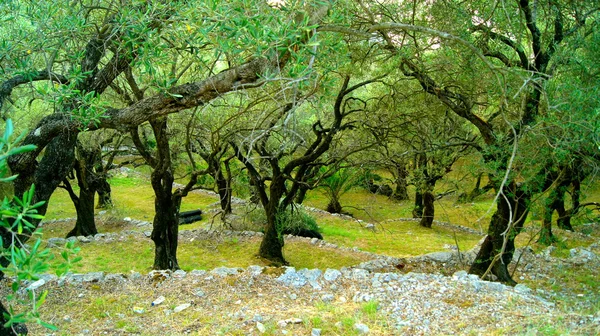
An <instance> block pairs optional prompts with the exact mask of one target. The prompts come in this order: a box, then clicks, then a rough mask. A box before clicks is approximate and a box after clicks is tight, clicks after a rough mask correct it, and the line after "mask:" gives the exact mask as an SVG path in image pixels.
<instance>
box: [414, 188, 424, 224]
mask: <svg viewBox="0 0 600 336" xmlns="http://www.w3.org/2000/svg"><path fill="white" fill-rule="evenodd" d="M412 215H413V218H422V217H423V193H422V192H421V191H420V190H419V189H418V188H417V191H415V206H414V208H413V211H412Z"/></svg>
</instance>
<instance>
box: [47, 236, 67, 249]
mask: <svg viewBox="0 0 600 336" xmlns="http://www.w3.org/2000/svg"><path fill="white" fill-rule="evenodd" d="M66 243H67V240H66V239H64V238H49V239H48V247H62V246H64V245H65V244H66Z"/></svg>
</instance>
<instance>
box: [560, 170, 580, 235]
mask: <svg viewBox="0 0 600 336" xmlns="http://www.w3.org/2000/svg"><path fill="white" fill-rule="evenodd" d="M581 180H582V179H581V178H580V177H575V178H574V179H573V180H572V181H571V184H572V185H573V192H572V193H571V209H569V210H565V201H564V193H563V197H562V200H561V202H560V204H559V205H558V208H557V210H558V220H557V221H556V224H557V225H558V227H559V228H561V229H563V230H569V231H573V226H572V225H571V218H572V217H573V216H574V215H575V214H577V212H578V211H579V208H580V206H581V201H580V197H581Z"/></svg>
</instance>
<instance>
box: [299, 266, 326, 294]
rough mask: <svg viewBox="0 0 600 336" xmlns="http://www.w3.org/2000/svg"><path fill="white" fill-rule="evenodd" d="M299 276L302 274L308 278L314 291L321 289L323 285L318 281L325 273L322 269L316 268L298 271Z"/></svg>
mask: <svg viewBox="0 0 600 336" xmlns="http://www.w3.org/2000/svg"><path fill="white" fill-rule="evenodd" d="M298 273H299V274H302V275H304V276H305V277H306V279H307V280H308V283H309V284H310V286H311V287H312V288H314V289H319V290H320V289H321V285H320V284H319V282H318V280H319V277H320V276H321V274H322V273H323V272H322V271H321V270H320V269H318V268H315V269H310V270H309V269H306V268H304V269H301V270H300V271H298Z"/></svg>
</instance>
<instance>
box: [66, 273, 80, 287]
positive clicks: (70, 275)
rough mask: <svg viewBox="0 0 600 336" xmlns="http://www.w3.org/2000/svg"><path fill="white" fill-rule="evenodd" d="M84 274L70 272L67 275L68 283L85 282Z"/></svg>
mask: <svg viewBox="0 0 600 336" xmlns="http://www.w3.org/2000/svg"><path fill="white" fill-rule="evenodd" d="M83 276H84V275H83V274H73V273H70V272H69V273H67V274H66V275H65V281H66V282H67V283H72V284H80V283H82V282H83Z"/></svg>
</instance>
